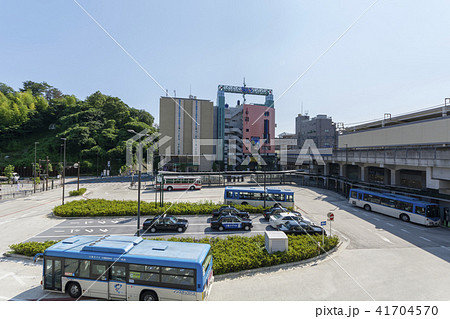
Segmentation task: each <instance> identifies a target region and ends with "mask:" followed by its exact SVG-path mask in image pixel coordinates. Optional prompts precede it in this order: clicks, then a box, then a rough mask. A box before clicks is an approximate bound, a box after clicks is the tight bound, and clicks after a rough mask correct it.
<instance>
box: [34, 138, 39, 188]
mask: <svg viewBox="0 0 450 319" xmlns="http://www.w3.org/2000/svg"><path fill="white" fill-rule="evenodd" d="M37 144H39V142H34V163H33V167H34V173H33V176H34V181H33V184H34V188H33V189H34V193H36V145H37Z"/></svg>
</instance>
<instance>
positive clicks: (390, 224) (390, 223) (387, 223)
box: [386, 223, 394, 227]
mask: <svg viewBox="0 0 450 319" xmlns="http://www.w3.org/2000/svg"><path fill="white" fill-rule="evenodd" d="M386 224H387V225H389V226H391V227H394V225H392V224H391V223H386Z"/></svg>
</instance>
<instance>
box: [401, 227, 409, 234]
mask: <svg viewBox="0 0 450 319" xmlns="http://www.w3.org/2000/svg"><path fill="white" fill-rule="evenodd" d="M401 230H402V231H404V232H405V233H409V231H407V230H406V229H403V228H402V229H401Z"/></svg>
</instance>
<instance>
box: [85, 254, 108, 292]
mask: <svg viewBox="0 0 450 319" xmlns="http://www.w3.org/2000/svg"><path fill="white" fill-rule="evenodd" d="M108 267H109V264H108V263H106V262H103V261H91V274H90V279H92V280H93V281H92V282H90V283H89V286H88V295H89V296H91V297H97V298H106V299H107V298H108V289H109V286H108Z"/></svg>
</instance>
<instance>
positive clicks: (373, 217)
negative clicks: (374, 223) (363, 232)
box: [372, 217, 380, 221]
mask: <svg viewBox="0 0 450 319" xmlns="http://www.w3.org/2000/svg"><path fill="white" fill-rule="evenodd" d="M372 218H373V219H375V220H378V221H380V219H379V218H376V217H372Z"/></svg>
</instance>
